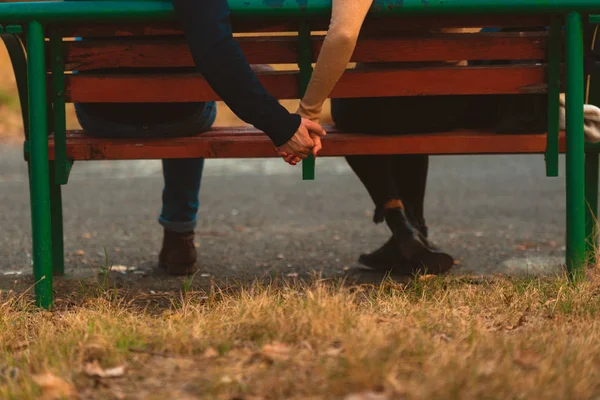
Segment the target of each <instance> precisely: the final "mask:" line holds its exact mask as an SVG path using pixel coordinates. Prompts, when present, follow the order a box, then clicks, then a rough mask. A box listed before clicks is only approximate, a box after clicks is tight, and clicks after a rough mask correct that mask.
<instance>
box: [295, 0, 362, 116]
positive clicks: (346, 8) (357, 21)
mask: <svg viewBox="0 0 600 400" xmlns="http://www.w3.org/2000/svg"><path fill="white" fill-rule="evenodd" d="M372 2H373V1H372V0H333V8H332V15H331V23H330V26H329V30H328V32H327V36H326V37H325V40H324V42H323V46H322V48H321V52H320V54H319V58H318V59H317V63H316V65H315V69H314V71H313V75H312V78H311V81H310V83H309V85H308V88H307V90H306V93H305V95H304V98H303V99H302V101H301V102H300V108H299V109H298V114H300V115H301V116H303V117H304V118H307V119H310V120H313V121H317V120H318V119H319V116H320V115H321V110H322V108H323V103H324V102H325V100H326V99H327V97H329V95H330V93H331V91H332V90H333V88H334V87H335V85H336V84H337V82H338V80H339V79H340V77H341V76H342V74H343V73H344V71H345V70H346V67H347V66H348V63H349V62H350V58H351V57H352V53H353V52H354V49H355V47H356V42H357V40H358V35H359V33H360V29H361V27H362V24H363V22H364V20H365V17H366V15H367V12H368V11H369V8H370V7H371V4H372Z"/></svg>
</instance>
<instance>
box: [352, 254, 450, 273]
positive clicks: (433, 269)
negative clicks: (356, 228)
mask: <svg viewBox="0 0 600 400" xmlns="http://www.w3.org/2000/svg"><path fill="white" fill-rule="evenodd" d="M358 262H359V263H360V264H361V265H363V266H365V267H367V268H368V269H370V270H376V271H394V272H399V273H402V274H404V275H414V274H431V275H441V274H444V273H446V272H448V271H449V270H451V269H452V267H453V266H454V258H453V257H452V256H451V255H449V254H446V253H442V252H436V251H432V250H430V249H427V248H425V249H422V250H421V251H420V252H418V253H417V254H415V255H413V260H411V261H396V262H394V261H390V262H384V263H372V262H369V261H368V258H367V255H366V254H363V255H361V256H360V257H359V258H358Z"/></svg>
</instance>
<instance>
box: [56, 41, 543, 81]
mask: <svg viewBox="0 0 600 400" xmlns="http://www.w3.org/2000/svg"><path fill="white" fill-rule="evenodd" d="M239 41H240V44H241V46H242V49H243V51H244V54H245V55H246V57H247V59H248V61H249V62H250V63H251V64H278V63H282V64H293V63H296V62H297V59H298V49H297V43H298V41H297V38H295V37H255V38H241V39H239ZM322 43H323V36H317V37H315V38H314V39H313V46H312V48H313V61H316V59H317V55H318V53H319V51H320V49H321V46H322ZM546 43H547V34H546V33H545V32H539V33H499V34H485V33H483V34H440V35H422V36H410V37H406V36H405V37H395V38H394V37H387V38H386V37H382V38H365V39H362V40H360V41H359V43H358V45H357V47H356V50H355V52H354V55H353V57H352V61H353V62H418V61H444V60H536V59H544V58H545V57H546V54H545V51H546ZM48 53H49V52H48ZM64 57H65V64H66V66H65V69H66V70H67V71H70V70H79V71H85V70H91V69H98V68H148V67H193V66H194V62H193V60H192V57H191V55H190V52H189V50H188V46H187V44H186V43H185V41H183V39H180V40H177V39H173V40H158V41H151V40H141V41H135V42H133V41H121V42H115V41H110V40H109V41H84V42H65V43H64ZM48 65H50V63H48Z"/></svg>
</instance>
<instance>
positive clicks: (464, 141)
mask: <svg viewBox="0 0 600 400" xmlns="http://www.w3.org/2000/svg"><path fill="white" fill-rule="evenodd" d="M323 146H324V147H323V151H322V152H321V156H344V155H361V154H362V155H365V154H432V155H451V154H517V153H521V154H534V153H543V152H544V151H545V149H546V135H545V134H530V135H527V134H518V135H516V134H515V135H497V134H493V133H485V132H450V133H440V134H427V135H400V136H368V135H356V134H341V133H336V132H335V131H334V132H332V133H329V134H328V136H327V137H325V138H324V143H323ZM49 148H50V157H51V159H53V157H54V143H53V141H52V140H50V142H49ZM560 148H561V151H563V152H564V149H565V138H564V134H562V135H561V138H560ZM67 154H68V156H69V157H71V158H73V159H74V160H137V159H162V158H190V157H206V158H257V157H277V153H276V151H275V149H274V147H273V145H272V144H271V142H270V140H269V139H268V138H267V137H266V136H265V135H263V134H261V133H260V132H258V131H256V130H255V129H253V128H221V129H216V130H215V131H212V132H207V133H205V134H202V135H198V136H194V137H189V138H175V139H174V138H169V139H151V140H131V139H98V138H91V137H87V136H85V135H84V134H82V133H81V132H70V133H69V134H68V142H67Z"/></svg>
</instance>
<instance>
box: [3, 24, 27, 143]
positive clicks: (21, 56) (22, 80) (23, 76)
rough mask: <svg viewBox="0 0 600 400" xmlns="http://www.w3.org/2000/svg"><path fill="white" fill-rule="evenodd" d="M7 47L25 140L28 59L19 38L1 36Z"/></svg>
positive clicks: (8, 35)
mask: <svg viewBox="0 0 600 400" xmlns="http://www.w3.org/2000/svg"><path fill="white" fill-rule="evenodd" d="M0 36H1V37H2V41H3V42H4V45H5V46H6V50H7V52H8V55H9V57H10V62H11V63H12V67H13V72H14V74H15V80H16V81H17V89H18V91H19V102H20V105H21V115H22V117H23V128H24V131H25V140H28V139H29V101H28V95H27V59H26V58H25V49H24V48H23V44H22V43H21V40H20V39H19V37H18V36H16V35H12V34H3V35H0Z"/></svg>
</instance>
